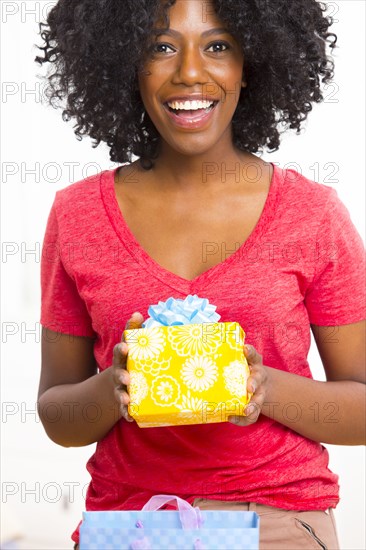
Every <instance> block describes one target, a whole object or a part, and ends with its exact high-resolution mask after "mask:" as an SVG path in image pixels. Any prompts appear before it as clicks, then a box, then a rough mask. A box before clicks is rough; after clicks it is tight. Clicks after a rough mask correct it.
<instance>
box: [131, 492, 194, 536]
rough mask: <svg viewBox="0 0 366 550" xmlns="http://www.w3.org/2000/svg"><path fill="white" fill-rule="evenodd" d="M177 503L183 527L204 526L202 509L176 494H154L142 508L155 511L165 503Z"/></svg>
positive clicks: (144, 510) (146, 510) (145, 510)
mask: <svg viewBox="0 0 366 550" xmlns="http://www.w3.org/2000/svg"><path fill="white" fill-rule="evenodd" d="M171 503H172V504H175V506H176V507H177V508H178V512H179V517H180V521H181V524H182V528H183V529H199V528H200V527H201V526H202V523H203V519H202V516H201V510H200V509H199V508H198V506H196V507H194V508H193V506H191V505H190V504H189V502H187V501H186V500H183V499H182V498H179V497H177V496H175V495H154V496H153V497H151V499H150V500H149V501H148V502H147V503H146V504H145V506H144V507H143V508H142V511H143V512H155V511H156V510H160V508H162V507H163V506H165V504H171Z"/></svg>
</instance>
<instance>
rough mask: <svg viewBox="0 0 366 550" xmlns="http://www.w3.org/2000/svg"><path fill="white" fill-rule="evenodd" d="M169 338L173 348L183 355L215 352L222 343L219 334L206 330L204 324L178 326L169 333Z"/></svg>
mask: <svg viewBox="0 0 366 550" xmlns="http://www.w3.org/2000/svg"><path fill="white" fill-rule="evenodd" d="M168 340H169V342H170V345H171V347H172V349H173V350H174V351H175V352H176V353H177V354H178V355H182V356H185V355H204V354H206V353H214V352H215V351H216V350H217V348H218V346H219V344H220V341H219V340H218V338H217V335H216V334H210V333H209V332H208V331H207V330H205V326H204V324H194V325H184V326H181V327H176V328H175V329H174V331H172V332H171V333H169V334H168Z"/></svg>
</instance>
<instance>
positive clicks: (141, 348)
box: [128, 328, 166, 361]
mask: <svg viewBox="0 0 366 550" xmlns="http://www.w3.org/2000/svg"><path fill="white" fill-rule="evenodd" d="M165 342H166V340H165V337H164V335H163V334H162V333H161V331H159V330H158V329H150V330H148V329H144V328H141V329H138V330H135V331H134V335H133V337H131V338H130V339H129V342H128V353H129V356H130V357H131V358H132V359H134V360H135V361H146V360H151V359H155V358H156V357H158V356H159V355H160V354H161V352H162V351H163V349H164V346H165Z"/></svg>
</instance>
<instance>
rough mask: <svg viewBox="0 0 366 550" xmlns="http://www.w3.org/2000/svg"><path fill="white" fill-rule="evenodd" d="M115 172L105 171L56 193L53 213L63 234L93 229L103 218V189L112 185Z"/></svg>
mask: <svg viewBox="0 0 366 550" xmlns="http://www.w3.org/2000/svg"><path fill="white" fill-rule="evenodd" d="M114 172H115V169H112V170H103V171H101V172H99V173H97V174H94V175H93V176H89V177H87V178H84V179H82V180H79V181H76V182H74V183H72V184H70V185H68V186H67V187H64V188H63V189H60V190H59V191H57V192H56V196H55V199H54V203H53V207H52V213H53V216H54V217H55V220H57V224H58V227H59V230H60V231H61V232H62V233H64V232H66V233H73V232H77V231H78V230H79V229H80V228H81V227H82V228H84V229H85V228H87V227H90V228H91V229H92V227H93V226H94V225H95V223H96V222H97V220H98V219H100V218H102V217H103V212H104V204H103V200H102V192H101V187H102V185H103V183H106V184H107V185H108V184H109V183H111V181H112V180H113V178H114ZM112 189H113V186H112Z"/></svg>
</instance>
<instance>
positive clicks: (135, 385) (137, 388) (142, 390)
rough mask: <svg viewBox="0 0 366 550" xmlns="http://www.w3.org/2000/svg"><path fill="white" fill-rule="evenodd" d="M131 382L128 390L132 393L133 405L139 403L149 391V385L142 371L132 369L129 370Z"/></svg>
mask: <svg viewBox="0 0 366 550" xmlns="http://www.w3.org/2000/svg"><path fill="white" fill-rule="evenodd" d="M130 379H131V383H130V385H129V391H130V392H131V393H132V395H133V402H134V404H135V405H139V404H140V403H141V401H142V400H143V399H145V397H146V396H147V394H148V393H149V385H148V383H147V380H146V378H145V376H144V375H143V374H142V372H138V371H132V372H130Z"/></svg>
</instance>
